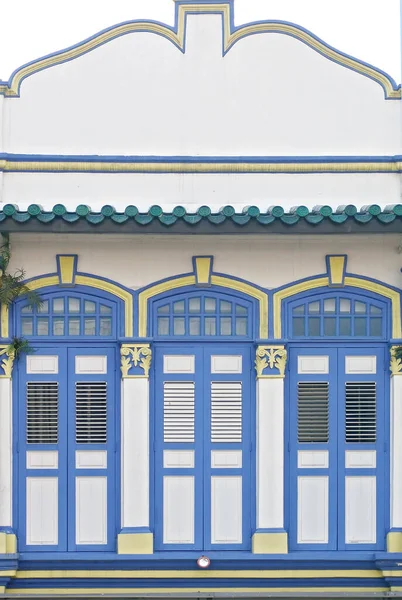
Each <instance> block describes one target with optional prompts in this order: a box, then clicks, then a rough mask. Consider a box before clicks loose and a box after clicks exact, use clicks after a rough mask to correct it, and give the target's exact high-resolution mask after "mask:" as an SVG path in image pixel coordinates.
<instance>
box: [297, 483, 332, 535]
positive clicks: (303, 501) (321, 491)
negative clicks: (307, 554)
mask: <svg viewBox="0 0 402 600" xmlns="http://www.w3.org/2000/svg"><path fill="white" fill-rule="evenodd" d="M297 483H298V485H297V490H298V493H297V541H298V543H299V544H327V543H328V477H308V476H306V477H304V476H302V477H298V482H297Z"/></svg>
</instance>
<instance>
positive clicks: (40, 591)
mask: <svg viewBox="0 0 402 600" xmlns="http://www.w3.org/2000/svg"><path fill="white" fill-rule="evenodd" d="M255 591H256V588H255V587H254V588H253V587H242V588H231V587H229V588H223V587H219V588H214V587H205V588H201V587H199V588H194V587H192V588H191V587H190V588H180V587H179V588H163V587H159V588H137V587H130V588H114V587H109V588H89V587H88V588H29V589H28V590H27V589H26V588H21V589H18V588H13V589H11V590H9V589H8V590H7V595H8V594H10V595H11V594H12V595H15V594H21V595H23V596H26V595H29V596H33V595H35V596H38V595H44V596H61V595H63V596H66V595H72V597H73V598H75V597H76V596H77V594H83V595H86V596H88V595H90V594H92V595H93V594H107V595H108V596H109V597H110V595H113V596H115V595H116V594H130V597H132V596H131V594H135V595H136V596H137V595H138V594H144V595H145V596H147V595H149V594H183V593H186V594H194V592H205V593H208V592H214V593H217V594H220V593H227V594H238V593H251V592H254V593H255ZM257 591H258V592H265V593H269V592H293V593H294V592H297V591H298V590H297V589H295V588H294V587H287V588H286V587H276V588H274V587H266V588H258V590H257ZM302 591H303V592H305V593H311V594H314V595H315V596H316V595H317V594H318V593H320V592H337V593H339V592H357V593H358V592H386V591H388V587H337V588H333V587H312V588H307V587H306V588H303V589H302Z"/></svg>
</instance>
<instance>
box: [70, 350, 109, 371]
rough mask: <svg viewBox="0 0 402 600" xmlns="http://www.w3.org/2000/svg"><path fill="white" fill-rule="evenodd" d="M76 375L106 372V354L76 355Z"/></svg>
mask: <svg viewBox="0 0 402 600" xmlns="http://www.w3.org/2000/svg"><path fill="white" fill-rule="evenodd" d="M75 373H76V374H77V375H103V374H104V373H107V356H85V355H84V356H76V357H75Z"/></svg>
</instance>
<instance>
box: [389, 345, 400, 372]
mask: <svg viewBox="0 0 402 600" xmlns="http://www.w3.org/2000/svg"><path fill="white" fill-rule="evenodd" d="M397 348H399V346H391V350H390V355H391V356H390V363H389V370H390V371H391V377H393V376H394V375H402V358H397V357H396V356H395V350H396V349H397Z"/></svg>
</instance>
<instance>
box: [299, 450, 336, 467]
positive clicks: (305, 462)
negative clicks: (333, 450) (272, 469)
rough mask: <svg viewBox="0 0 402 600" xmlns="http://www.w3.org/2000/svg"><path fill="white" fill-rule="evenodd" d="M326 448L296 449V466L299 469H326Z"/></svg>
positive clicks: (327, 456)
mask: <svg viewBox="0 0 402 600" xmlns="http://www.w3.org/2000/svg"><path fill="white" fill-rule="evenodd" d="M328 461H329V455H328V450H298V452H297V466H298V468H299V469H327V468H328Z"/></svg>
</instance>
